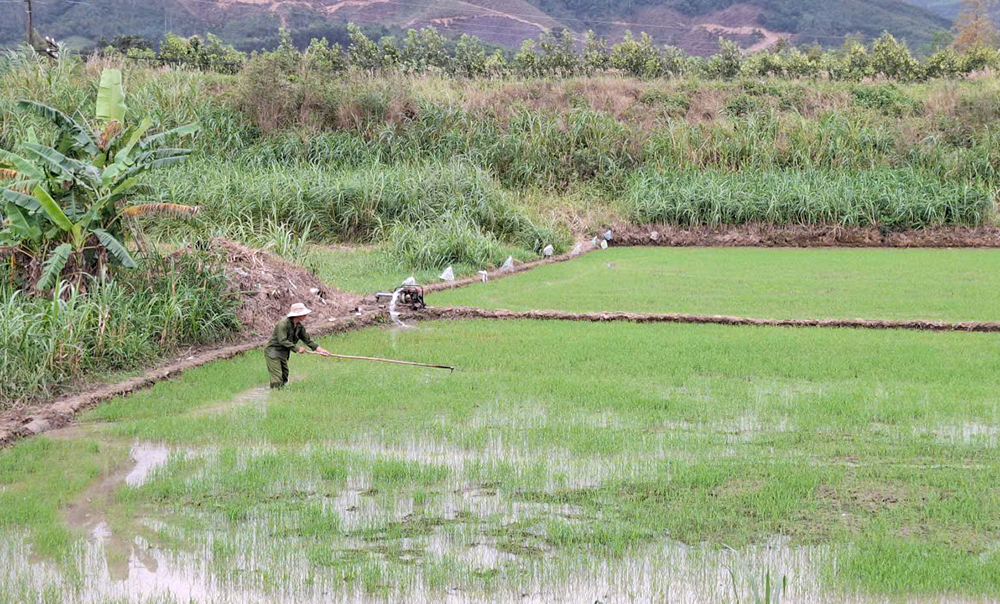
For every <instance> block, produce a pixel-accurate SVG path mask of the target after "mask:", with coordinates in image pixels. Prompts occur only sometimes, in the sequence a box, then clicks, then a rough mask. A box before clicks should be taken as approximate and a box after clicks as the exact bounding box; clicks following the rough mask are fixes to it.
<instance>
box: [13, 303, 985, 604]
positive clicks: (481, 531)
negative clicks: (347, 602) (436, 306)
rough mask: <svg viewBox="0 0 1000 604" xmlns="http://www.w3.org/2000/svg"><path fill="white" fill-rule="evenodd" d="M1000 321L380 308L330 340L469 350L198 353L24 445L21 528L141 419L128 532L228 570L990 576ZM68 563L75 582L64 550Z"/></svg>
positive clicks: (347, 584) (655, 581)
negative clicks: (52, 436)
mask: <svg viewBox="0 0 1000 604" xmlns="http://www.w3.org/2000/svg"><path fill="white" fill-rule="evenodd" d="M970 338H971V340H970ZM973 340H974V341H973ZM993 340H994V339H993V338H990V337H986V336H976V335H972V336H969V335H963V334H924V333H901V332H894V333H875V332H860V331H822V332H817V331H808V330H787V329H770V328H760V329H734V328H725V327H711V326H698V327H696V326H657V327H649V326H639V325H584V324H566V323H538V322H526V323H506V322H505V323H484V322H461V323H454V324H443V323H442V324H423V325H420V326H419V328H417V329H414V330H406V331H398V330H390V329H379V330H369V331H365V332H360V333H355V334H350V335H346V336H341V337H336V338H328V339H326V340H325V341H324V342H323V345H324V346H325V347H326V348H329V349H331V350H335V351H337V352H342V353H348V354H365V355H380V356H387V355H391V356H395V357H397V358H411V359H419V360H421V361H427V362H452V363H455V364H457V365H458V366H459V369H460V371H458V372H456V373H454V374H449V373H448V372H435V371H431V370H426V371H425V370H414V369H412V368H405V367H394V366H384V365H376V364H357V363H355V364H347V362H341V361H336V362H332V361H329V360H324V359H319V358H296V359H293V376H295V377H297V378H298V377H301V378H304V381H295V382H293V383H292V384H291V385H290V386H289V388H288V389H286V390H285V391H282V392H277V393H268V392H267V391H264V390H257V391H255V390H253V389H254V388H256V387H258V386H260V385H263V384H264V382H265V381H266V376H265V373H264V369H263V362H262V359H261V358H260V356H259V355H258V354H252V355H248V356H246V357H243V358H239V359H236V360H234V361H231V362H226V363H219V364H216V365H212V366H208V367H204V368H200V369H197V370H194V371H192V372H188V373H185V374H184V375H183V376H182V377H181V378H179V379H178V380H177V381H172V382H166V383H161V384H159V385H157V386H155V387H154V388H153V389H151V390H149V391H147V392H144V393H139V394H137V395H134V396H132V397H129V398H128V399H121V400H118V401H112V402H110V403H108V404H105V405H102V406H101V407H100V408H98V409H96V410H95V411H93V412H91V413H89V414H88V415H87V417H86V418H85V419H84V421H83V429H82V433H80V434H78V435H77V437H76V438H77V440H70V441H63V440H58V441H55V440H49V439H47V438H45V437H41V438H39V439H35V440H33V441H31V442H27V443H23V444H21V445H18V446H17V447H15V448H13V449H11V450H6V451H3V452H0V483H2V484H4V486H5V489H4V490H3V491H2V492H0V502H2V503H3V505H2V506H0V530H5V531H10V530H12V529H13V528H14V527H17V529H18V530H28V531H30V535H32V539H37V537H38V536H39V535H44V534H47V533H46V532H45V531H49V530H51V529H48V528H47V526H48V523H49V522H50V521H51V518H52V517H53V515H54V514H55V510H56V509H58V506H59V505H60V504H64V503H65V502H66V500H67V498H68V497H71V496H70V495H66V494H64V493H65V492H67V491H66V490H64V489H63V486H62V485H59V486H58V487H57V486H56V483H54V482H51V481H47V478H46V477H47V476H48V474H47V473H46V471H43V470H42V469H43V468H45V467H50V466H52V465H53V464H46V463H45V462H46V461H51V462H53V463H54V462H56V461H57V460H62V461H60V463H65V464H66V465H67V466H68V467H79V468H80V469H85V467H91V466H93V465H94V464H98V467H100V465H99V464H100V460H101V459H104V460H107V461H105V463H108V464H110V465H108V466H106V467H107V470H106V472H108V473H110V472H112V471H113V470H114V468H115V467H116V466H118V465H122V464H125V456H126V455H127V451H128V445H129V444H130V443H131V444H134V443H137V442H138V443H166V444H167V446H168V449H169V451H170V454H169V455H164V456H163V458H162V459H161V462H160V463H161V465H158V466H157V467H156V468H155V469H154V470H153V471H152V473H151V474H149V476H148V477H147V478H146V480H145V482H142V483H141V484H140V483H136V484H133V485H132V486H125V485H120V486H117V487H115V488H114V489H113V490H111V491H110V493H111V497H110V498H109V499H108V503H107V504H106V506H105V505H104V504H102V509H103V510H104V513H105V514H106V515H107V517H108V518H109V519H110V520H109V522H110V524H111V527H112V530H113V531H115V533H116V534H117V535H118V536H119V537H120V538H123V539H125V540H127V541H128V540H131V539H132V537H133V536H136V535H138V536H142V537H143V538H144V539H152V540H154V541H155V542H156V543H157V544H158V548H167V551H173V552H176V553H175V554H174V555H173V556H171V557H168V558H163V559H162V560H166V561H162V560H161V564H162V565H163V566H161V572H175V570H176V569H175V570H169V569H171V568H174V566H176V565H180V567H183V568H201V569H203V570H200V571H192V572H195V574H194V575H190V576H191V577H194V578H193V579H192V580H196V581H210V582H211V585H214V586H215V587H212V588H210V589H213V590H220V591H219V592H218V593H222V591H223V590H224V591H225V592H226V593H229V594H243V596H246V597H251V596H253V597H258V598H265V599H266V598H268V597H277V596H278V594H283V596H282V597H295V598H297V599H299V600H309V598H310V596H309V595H308V594H309V593H311V592H310V590H312V589H313V587H314V586H320V587H322V588H323V589H324V590H332V591H331V592H329V593H337V594H343V595H345V596H346V595H347V594H353V593H358V594H361V595H362V597H364V598H372V599H378V598H393V597H397V596H398V597H402V595H403V594H411V595H414V597H419V595H420V594H423V595H424V596H425V597H430V598H435V597H439V596H442V595H443V594H444V593H445V592H446V591H447V590H449V589H455V588H458V589H462V590H463V591H464V592H467V593H468V594H469V596H470V597H472V598H474V599H476V600H480V599H481V600H493V601H496V600H497V599H499V600H507V599H510V598H511V594H517V593H522V592H519V591H517V590H523V589H525V588H526V586H528V585H534V586H535V587H534V589H536V590H538V589H541V591H542V593H547V594H556V593H559V591H560V590H565V589H566V586H568V585H572V586H573V590H574V593H581V592H580V590H586V589H588V587H587V586H588V585H589V583H588V582H587V581H584V580H582V579H579V577H581V576H585V575H587V574H589V575H590V576H591V577H592V578H593V577H598V578H600V579H601V580H604V581H609V582H610V583H611V584H616V581H618V580H620V581H621V582H620V583H617V584H618V585H622V586H632V587H633V588H635V587H636V586H644V587H643V588H644V589H647V588H648V590H649V591H648V592H646V593H659V594H666V593H674V594H676V593H678V592H684V593H696V594H701V598H702V599H703V600H704V601H719V600H722V599H731V598H732V597H733V592H732V591H730V590H731V587H730V586H729V585H730V583H729V582H720V581H718V580H716V577H717V575H716V574H715V573H716V570H718V569H721V568H722V566H723V565H725V564H727V561H726V560H727V559H726V558H725V557H720V556H724V554H723V553H722V551H723V550H720V548H721V546H722V544H727V545H730V546H732V547H734V548H736V551H737V552H738V553H739V555H740V556H741V557H742V558H743V559H744V560H745V561H748V563H749V564H750V566H749V572H748V573H747V575H748V576H755V577H758V578H759V577H762V576H763V575H764V573H765V572H769V573H770V574H771V575H772V577H773V578H774V579H775V580H780V576H781V575H783V574H784V575H787V576H789V578H790V585H789V587H790V590H791V595H793V597H796V598H803V599H810V600H811V601H827V600H828V601H843V600H844V599H845V598H846V599H851V600H856V601H866V600H865V598H866V594H868V595H880V594H881V595H888V594H894V595H895V596H900V597H917V596H921V595H926V596H931V595H932V594H933V595H946V596H948V597H959V596H966V597H971V596H977V595H987V594H989V593H994V592H995V590H996V589H997V588H998V583H997V581H998V577H997V576H996V575H995V574H994V573H992V572H990V571H989V570H988V569H990V568H993V567H994V565H995V564H996V559H995V550H994V549H992V543H993V542H994V541H995V539H996V535H997V534H998V531H1000V527H998V526H997V524H996V521H995V518H996V516H997V514H996V513H995V512H997V510H996V509H995V508H996V498H995V497H993V491H992V486H991V485H992V484H994V483H995V482H996V480H997V478H998V476H996V471H995V470H994V469H992V468H994V465H993V464H991V463H989V460H990V459H992V457H993V451H994V450H995V446H996V435H995V432H991V429H990V428H989V426H993V425H995V423H996V421H997V411H996V408H995V404H994V400H993V399H994V396H993V394H992V393H993V391H995V389H996V387H997V384H996V376H997V375H1000V371H998V367H996V364H997V362H996V359H997V358H1000V357H998V355H997V352H998V351H997V350H995V348H996V346H995V344H994V343H993ZM762 351H767V354H762ZM331 388H335V389H336V394H335V395H332V394H331ZM969 426H981V427H982V429H971V428H969ZM88 447H89V448H88ZM87 450H89V451H92V452H91V453H88V454H86V455H81V456H80V459H78V460H71V459H70V458H69V454H70V453H71V452H72V451H87ZM32 460H33V461H32ZM28 462H31V463H28ZM968 468H975V471H969V470H968ZM95 472H97V470H92V471H90V475H94V473H95ZM102 475H105V474H104V473H102ZM74 484H75V483H74ZM74 489H77V487H75V486H73V487H72V488H71V489H68V492H69V493H72V492H74ZM29 508H30V510H31V512H30V513H28V511H27V510H28V509H29ZM148 519H155V521H154V522H151V521H149V520H148ZM6 535H11V533H9V532H8V533H5V536H6ZM278 535H280V536H281V538H280V539H278V538H275V537H276V536H278ZM18 539H20V537H19V538H18ZM50 539H51V542H45V541H40V540H39V541H35V543H36V547H37V548H38V549H36V551H38V552H41V553H43V554H46V555H48V554H49V553H52V552H56V551H59V549H58V548H59V547H63V548H64V550H63V551H66V552H68V554H67V555H68V558H67V562H66V563H65V567H68V568H75V567H76V564H77V563H76V562H74V560H79V559H80V558H79V556H80V553H79V552H80V551H81V550H78V549H76V550H75V549H74V546H73V545H72V544H73V543H78V542H76V541H75V539H76V537H75V536H74V534H73V533H72V532H69V533H65V534H63V535H61V536H58V535H53V536H51V537H50ZM775 539H778V541H774V540H775ZM14 542H16V540H12V541H11V543H14ZM251 543H253V544H254V545H253V547H252V549H253V551H254V556H253V558H252V559H249V558H247V557H245V556H244V555H242V554H241V553H240V552H241V551H247V550H246V548H249V547H250V544H251ZM769 543H770V544H771V547H772V549H771V551H772V555H771V556H770V557H768V558H760V557H758V554H757V553H756V552H759V551H760V549H758V548H764V547H765V545H766V544H769ZM60 544H64V545H60ZM76 547H79V546H78V545H77V546H76ZM106 547H111V546H110V545H108V546H106ZM74 552H76V553H74ZM184 552H188V553H184ZM477 552H479V553H477ZM482 552H487V553H488V555H487V554H483V555H482V556H481V555H480V553H482ZM725 555H728V554H725ZM699 561H700V562H699ZM646 563H649V564H653V566H650V567H646V566H643V565H644V564H646ZM728 563H730V564H736V565H738V564H739V562H737V561H735V560H733V559H730V560H729V562H728ZM171 565H174V566H171ZM185 565H188V566H185ZM190 565H193V566H190ZM702 565H704V566H702ZM65 567H61V568H65ZM5 568H7V571H6V572H8V573H12V574H13V575H14V576H15V577H26V576H31V575H30V573H31V572H33V571H31V567H29V566H18V565H5ZM83 568H84V569H85V572H86V569H87V568H89V567H87V566H86V563H85V564H84V567H83ZM653 568H655V569H656V570H655V571H652V569H653ZM733 568H736V566H734V567H733ZM18 569H20V570H18ZM264 569H267V572H263V570H264ZM709 569H715V570H709ZM26 573H27V574H26ZM261 573H263V574H261ZM737 574H738V578H739V581H740V584H741V585H743V583H744V581H745V580H746V578H747V576H744V575H743V574H742V572H741V571H737ZM199 577H201V578H199ZM956 577H960V578H961V580H960V581H957V582H956V581H955V578H956ZM758 580H759V579H758ZM98 583H99V582H98ZM19 584H21V583H19V582H18V581H7V582H5V585H8V586H17V585H19ZM43 585H47V586H51V587H50V589H52V590H54V591H55V592H56V593H62V592H61V591H60V590H62V589H65V587H64V584H62V583H60V579H58V578H57V577H56V576H51V577H50V579H48V583H43ZM125 585H129V584H128V583H126V584H125ZM206 585H207V583H206ZM7 589H8V590H9V589H10V588H9V587H8V588H7ZM93 589H94V590H95V591H94V592H93V593H100V592H99V590H100V589H101V588H100V585H97V584H95V587H94V588H93ZM623 589H624V587H623ZM742 589H743V588H741V590H742ZM20 593H21V592H16V591H15V592H14V594H15V595H19V594H20ZM23 593H25V594H30V593H33V592H31V591H30V589H29V591H26V592H23ZM211 593H216V592H215V591H212V592H211ZM615 593H618V592H617V591H616V592H615ZM623 593H624V592H623ZM243 596H240V597H243ZM747 596H748V592H746V591H741V592H740V597H741V598H743V597H747ZM327 597H328V596H327ZM515 597H519V596H515ZM699 601H700V600H699Z"/></svg>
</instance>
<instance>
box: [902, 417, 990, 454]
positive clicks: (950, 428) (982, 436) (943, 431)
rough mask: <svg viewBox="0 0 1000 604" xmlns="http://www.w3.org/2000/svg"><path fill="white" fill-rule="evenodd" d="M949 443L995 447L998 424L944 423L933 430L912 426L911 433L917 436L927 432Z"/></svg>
mask: <svg viewBox="0 0 1000 604" xmlns="http://www.w3.org/2000/svg"><path fill="white" fill-rule="evenodd" d="M928 432H929V433H930V434H933V435H934V438H935V439H937V440H938V441H940V442H943V443H946V444H949V445H978V446H981V447H990V448H993V449H995V448H996V447H997V445H998V444H1000V426H989V425H985V424H980V423H978V422H965V423H963V424H953V425H944V426H940V427H938V428H935V429H933V430H928V429H927V428H914V430H913V433H914V435H915V436H919V435H922V434H927V433H928Z"/></svg>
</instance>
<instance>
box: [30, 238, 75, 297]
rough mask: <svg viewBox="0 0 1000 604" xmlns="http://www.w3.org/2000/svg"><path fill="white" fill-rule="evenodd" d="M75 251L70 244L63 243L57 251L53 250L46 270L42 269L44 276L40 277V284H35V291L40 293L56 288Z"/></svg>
mask: <svg viewBox="0 0 1000 604" xmlns="http://www.w3.org/2000/svg"><path fill="white" fill-rule="evenodd" d="M72 251H73V246H71V245H70V244H68V243H63V244H62V245H60V246H59V247H57V248H56V249H54V250H52V253H51V254H50V255H49V257H48V259H47V260H46V261H45V265H44V268H43V269H42V276H41V277H39V279H38V282H37V283H35V289H36V290H38V291H44V290H47V289H52V288H53V287H55V285H56V283H58V281H59V276H60V275H62V270H63V268H64V267H65V266H66V263H67V262H69V255H70V253H71V252H72Z"/></svg>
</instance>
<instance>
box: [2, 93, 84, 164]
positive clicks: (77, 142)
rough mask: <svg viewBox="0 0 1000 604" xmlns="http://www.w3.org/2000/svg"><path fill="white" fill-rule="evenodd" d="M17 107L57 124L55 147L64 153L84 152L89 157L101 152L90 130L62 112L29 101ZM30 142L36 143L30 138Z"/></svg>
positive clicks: (22, 102) (19, 103)
mask: <svg viewBox="0 0 1000 604" xmlns="http://www.w3.org/2000/svg"><path fill="white" fill-rule="evenodd" d="M17 106H18V107H19V108H21V109H27V110H31V111H34V112H35V113H37V114H39V115H40V116H42V117H43V118H45V119H47V120H49V121H50V122H52V123H53V124H55V126H56V128H58V129H59V139H58V140H57V141H56V145H55V147H56V149H58V150H59V151H61V152H62V153H69V152H71V151H72V152H78V151H82V152H84V153H87V154H88V155H96V154H97V153H98V152H99V151H100V149H98V148H97V143H96V142H95V141H94V139H93V137H92V136H91V135H90V129H89V128H88V127H86V125H81V124H80V123H79V122H77V121H76V120H74V119H72V118H71V117H69V116H68V115H66V114H65V113H63V112H62V111H59V110H58V109H53V108H52V107H49V106H48V105H43V104H41V103H36V102H35V101H27V100H22V101H18V103H17ZM29 141H30V142H35V141H33V140H31V138H30V137H29Z"/></svg>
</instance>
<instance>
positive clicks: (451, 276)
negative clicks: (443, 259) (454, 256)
mask: <svg viewBox="0 0 1000 604" xmlns="http://www.w3.org/2000/svg"><path fill="white" fill-rule="evenodd" d="M439 278H440V279H441V280H442V281H454V280H455V271H453V270H452V269H451V267H450V266H449V267H448V268H446V269H444V272H443V273H441V276H440V277H439Z"/></svg>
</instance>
